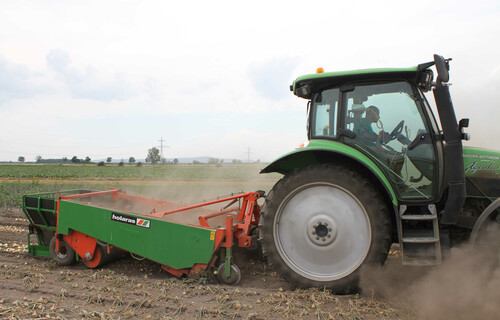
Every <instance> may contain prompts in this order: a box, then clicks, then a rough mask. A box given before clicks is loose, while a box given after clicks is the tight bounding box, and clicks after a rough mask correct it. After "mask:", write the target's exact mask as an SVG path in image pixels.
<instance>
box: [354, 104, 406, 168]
mask: <svg viewBox="0 0 500 320" xmlns="http://www.w3.org/2000/svg"><path fill="white" fill-rule="evenodd" d="M379 121H380V111H379V109H378V108H377V107H376V106H369V107H368V108H366V111H365V117H364V118H361V119H359V121H357V122H355V123H354V128H353V129H354V132H355V133H356V137H359V138H360V140H361V141H363V142H364V144H365V145H367V146H370V147H373V148H372V149H373V150H375V153H376V154H379V156H380V158H382V159H385V160H386V161H387V164H388V166H389V168H390V169H391V170H392V171H393V172H394V173H395V174H396V175H397V176H401V169H402V167H403V163H404V160H403V157H402V156H401V155H399V154H397V153H396V152H395V151H394V150H393V149H392V148H390V147H388V149H389V150H387V149H384V148H382V146H381V145H380V144H386V143H387V142H389V141H391V137H390V134H389V133H387V132H385V131H384V130H380V132H379V133H378V134H376V133H375V131H373V128H372V124H373V123H377V122H379ZM379 128H382V125H380V127H379Z"/></svg>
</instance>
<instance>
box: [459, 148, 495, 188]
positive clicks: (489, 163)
mask: <svg viewBox="0 0 500 320" xmlns="http://www.w3.org/2000/svg"><path fill="white" fill-rule="evenodd" d="M464 168H465V174H466V175H467V176H482V177H490V178H496V179H499V180H500V152H499V151H493V150H487V149H480V148H471V147H465V148H464ZM499 182H500V181H499Z"/></svg>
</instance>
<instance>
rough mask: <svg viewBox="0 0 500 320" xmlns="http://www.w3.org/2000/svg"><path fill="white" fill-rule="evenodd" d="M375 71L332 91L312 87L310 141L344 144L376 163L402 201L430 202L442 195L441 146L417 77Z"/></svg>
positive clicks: (324, 86)
mask: <svg viewBox="0 0 500 320" xmlns="http://www.w3.org/2000/svg"><path fill="white" fill-rule="evenodd" d="M390 74H392V75H393V78H391V79H387V73H384V72H381V71H375V72H374V73H373V74H372V75H371V76H370V77H368V76H367V74H363V75H362V76H363V77H362V79H354V77H350V78H349V79H346V80H344V81H338V80H339V79H338V78H339V77H340V78H342V76H339V77H335V81H333V82H334V83H332V86H329V85H327V83H326V82H325V81H324V79H323V78H320V79H321V80H322V86H321V87H319V88H317V89H316V87H315V86H314V83H313V82H311V88H312V89H313V88H314V89H313V90H314V91H315V92H312V93H311V96H310V98H311V108H310V112H309V122H308V123H309V130H308V138H309V139H311V140H312V139H326V140H332V141H339V142H341V143H345V144H347V145H349V146H352V147H353V148H355V149H356V150H359V151H361V152H362V153H363V154H365V155H367V156H368V157H369V158H371V159H372V160H373V161H374V162H376V163H377V165H378V166H379V167H380V168H381V169H382V170H383V171H384V172H385V175H386V176H387V177H389V178H390V181H391V184H392V185H393V187H394V189H395V190H396V191H397V193H398V195H399V198H401V199H404V200H410V201H411V200H423V199H426V200H431V199H432V198H433V197H434V196H435V195H436V192H437V188H436V187H437V185H436V184H435V183H434V182H436V181H439V178H438V176H437V175H438V173H439V168H438V167H437V164H438V163H439V161H437V158H438V157H439V155H440V154H441V153H442V152H441V149H442V146H441V144H440V142H439V141H436V139H435V137H437V136H438V134H439V131H438V127H437V125H436V122H435V120H434V117H433V115H432V112H431V111H430V108H429V105H428V103H427V101H426V99H425V97H424V95H423V94H422V92H421V90H420V89H419V87H418V84H416V83H415V74H416V70H415V72H414V74H413V76H411V77H408V74H405V73H401V74H400V75H398V74H397V72H396V74H395V73H394V71H391V72H390Z"/></svg>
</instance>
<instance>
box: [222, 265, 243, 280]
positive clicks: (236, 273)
mask: <svg viewBox="0 0 500 320" xmlns="http://www.w3.org/2000/svg"><path fill="white" fill-rule="evenodd" d="M224 270H226V268H225V264H224V263H222V264H221V265H220V266H219V268H218V269H217V277H218V278H219V281H220V282H222V283H225V284H228V285H233V284H234V285H236V284H238V283H240V280H241V271H240V269H239V268H238V267H237V266H236V265H234V264H231V274H230V276H229V277H226V276H224Z"/></svg>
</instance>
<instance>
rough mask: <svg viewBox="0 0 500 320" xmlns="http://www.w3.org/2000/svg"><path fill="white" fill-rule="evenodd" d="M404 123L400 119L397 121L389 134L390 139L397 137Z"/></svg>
mask: <svg viewBox="0 0 500 320" xmlns="http://www.w3.org/2000/svg"><path fill="white" fill-rule="evenodd" d="M404 124H405V121H404V120H401V122H399V123H398V125H397V126H396V127H395V128H394V129H393V130H392V131H391V133H390V134H389V137H391V141H392V140H394V139H396V138H398V137H399V136H400V135H401V133H402V132H403V126H404Z"/></svg>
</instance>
